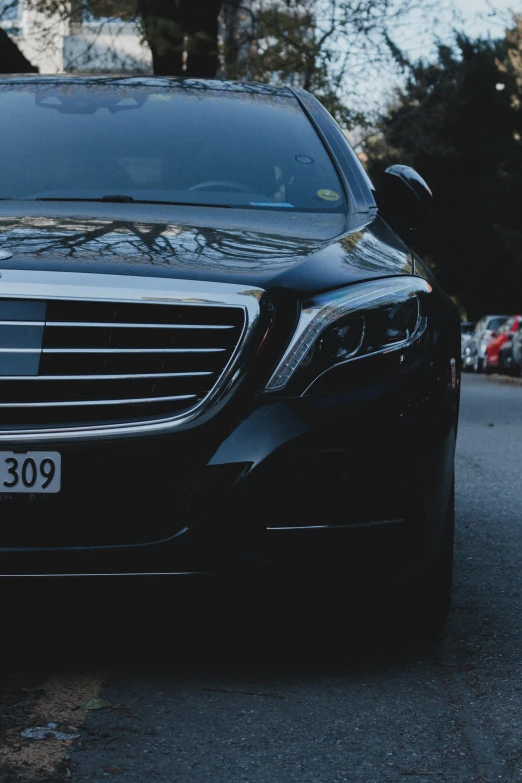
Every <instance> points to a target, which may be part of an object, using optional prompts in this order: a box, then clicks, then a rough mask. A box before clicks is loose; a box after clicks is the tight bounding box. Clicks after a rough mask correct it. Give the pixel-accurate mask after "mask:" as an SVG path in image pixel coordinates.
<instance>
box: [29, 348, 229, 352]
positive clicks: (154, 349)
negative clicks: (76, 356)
mask: <svg viewBox="0 0 522 783" xmlns="http://www.w3.org/2000/svg"><path fill="white" fill-rule="evenodd" d="M224 350H225V348H43V349H42V353H219V352H222V351H224ZM22 351H23V352H25V353H28V352H29V353H30V352H31V351H32V349H30V348H20V349H18V351H17V353H20V352H22ZM33 353H34V351H33Z"/></svg>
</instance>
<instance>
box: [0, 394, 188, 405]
mask: <svg viewBox="0 0 522 783" xmlns="http://www.w3.org/2000/svg"><path fill="white" fill-rule="evenodd" d="M197 396H198V395H197V394H181V395H178V396H176V397H137V398H136V399H130V398H125V399H123V400H65V401H64V400H52V401H50V402H0V408H77V407H78V406H79V405H137V404H139V403H141V402H172V401H173V400H192V399H194V397H197Z"/></svg>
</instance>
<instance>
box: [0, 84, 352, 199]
mask: <svg viewBox="0 0 522 783" xmlns="http://www.w3.org/2000/svg"><path fill="white" fill-rule="evenodd" d="M145 82H146V80H141V81H140V80H135V81H132V82H128V81H127V82H124V81H123V80H111V81H108V82H102V81H97V80H95V79H93V80H92V83H91V82H78V83H76V84H75V83H74V82H71V81H63V82H59V81H58V82H55V83H44V82H38V81H33V82H31V81H30V82H28V83H23V84H22V83H20V82H4V83H0V138H1V139H2V149H3V150H4V154H3V155H2V156H1V158H0V198H100V197H103V196H107V195H109V196H110V195H124V196H130V197H132V198H133V199H136V200H154V201H166V202H185V203H195V204H201V205H214V206H217V205H223V206H235V207H236V206H240V207H249V208H254V209H266V208H268V209H279V210H305V211H320V212H324V211H346V208H347V204H346V197H345V194H344V191H343V187H342V185H341V182H340V180H339V177H338V175H337V172H336V169H335V167H334V165H333V163H332V161H331V159H330V157H329V155H328V152H327V150H326V148H325V147H324V145H323V143H322V141H321V139H320V137H319V136H318V134H317V133H316V131H315V129H314V127H313V126H312V124H311V122H310V121H309V120H308V118H307V116H306V115H305V113H304V112H303V110H302V109H301V107H300V104H299V103H298V101H297V99H295V98H294V97H293V96H292V95H291V94H290V93H288V92H287V91H280V92H270V91H268V90H267V91H266V92H263V91H262V90H261V91H259V90H257V89H254V88H252V89H251V91H250V92H249V90H248V88H245V87H244V88H242V89H240V86H239V85H238V86H237V87H235V88H232V87H231V88H229V89H217V88H211V87H208V85H207V86H206V87H205V88H203V87H190V86H186V84H185V83H184V82H173V81H172V82H169V81H165V82H164V83H163V84H164V86H161V83H160V86H158V84H157V83H156V82H152V81H151V82H149V83H148V84H146V83H145ZM189 84H193V83H189ZM217 84H219V83H217Z"/></svg>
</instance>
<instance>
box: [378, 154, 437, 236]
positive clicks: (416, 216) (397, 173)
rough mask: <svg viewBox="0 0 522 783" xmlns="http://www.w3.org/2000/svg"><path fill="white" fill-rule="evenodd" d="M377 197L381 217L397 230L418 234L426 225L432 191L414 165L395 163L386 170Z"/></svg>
mask: <svg viewBox="0 0 522 783" xmlns="http://www.w3.org/2000/svg"><path fill="white" fill-rule="evenodd" d="M376 195H377V204H378V206H379V211H380V212H381V214H382V217H383V218H384V220H386V222H387V223H390V225H391V226H392V228H395V229H396V230H397V231H400V230H401V229H402V230H404V229H406V230H407V229H409V230H412V231H417V230H418V229H420V228H422V227H423V226H424V225H425V224H426V223H427V221H428V218H429V216H430V213H431V207H432V192H431V190H430V188H429V187H428V185H427V184H426V182H425V181H424V180H423V178H422V177H421V176H420V174H418V173H417V172H416V171H415V169H412V168H411V166H402V165H398V164H396V165H394V166H390V167H389V168H387V169H386V171H385V173H384V175H383V176H382V177H381V180H380V182H379V186H378V188H377V194H376Z"/></svg>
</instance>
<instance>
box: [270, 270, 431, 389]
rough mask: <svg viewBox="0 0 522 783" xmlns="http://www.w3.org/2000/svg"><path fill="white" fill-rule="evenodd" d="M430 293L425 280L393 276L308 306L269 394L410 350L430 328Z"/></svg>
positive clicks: (319, 297)
mask: <svg viewBox="0 0 522 783" xmlns="http://www.w3.org/2000/svg"><path fill="white" fill-rule="evenodd" d="M431 290H432V289H431V286H430V284H429V283H427V282H426V281H425V280H422V279H421V278H418V277H399V278H397V277H395V278H393V277H392V278H387V279H384V280H375V281H371V282H368V283H359V284H357V285H352V286H350V287H348V288H343V289H342V290H340V291H334V292H331V293H328V294H322V295H320V296H317V297H315V298H314V299H311V300H309V301H307V302H304V303H303V304H302V307H301V315H300V318H299V324H298V326H297V329H296V331H295V334H294V335H293V337H292V339H291V341H290V344H289V346H288V348H287V349H286V351H285V353H284V355H283V358H282V359H281V361H280V362H279V364H278V366H277V368H276V370H275V371H274V373H273V374H272V377H271V378H270V380H269V382H268V384H267V386H266V391H280V390H281V389H284V388H285V386H286V385H287V383H288V382H289V380H290V378H292V376H293V375H294V373H296V372H298V371H299V372H301V371H307V370H308V371H310V370H311V371H312V375H313V377H312V378H311V380H313V379H314V378H317V377H318V376H319V375H320V374H321V373H323V372H324V371H325V370H328V369H330V368H331V367H334V366H336V365H338V364H343V363H345V362H348V361H354V360H357V359H362V358H363V357H365V356H370V355H373V354H376V353H381V352H388V351H392V350H397V349H399V348H404V347H406V346H407V345H409V344H410V343H412V342H413V341H414V340H416V339H417V338H418V337H419V336H420V335H421V334H422V332H423V331H424V329H425V327H426V319H425V318H424V317H423V315H422V311H421V306H420V298H421V297H422V296H423V295H424V294H428V293H430V291H431ZM310 382H311V381H310Z"/></svg>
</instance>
